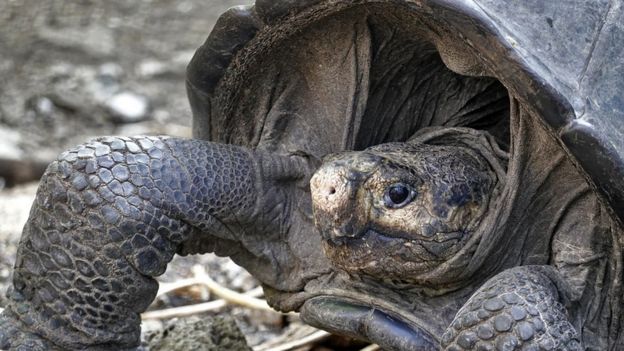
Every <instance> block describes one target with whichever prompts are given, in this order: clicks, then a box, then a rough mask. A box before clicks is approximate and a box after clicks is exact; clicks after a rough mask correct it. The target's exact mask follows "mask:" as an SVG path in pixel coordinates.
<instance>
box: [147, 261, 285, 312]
mask: <svg viewBox="0 0 624 351" xmlns="http://www.w3.org/2000/svg"><path fill="white" fill-rule="evenodd" d="M191 271H192V272H193V275H194V276H193V277H192V278H188V279H183V280H179V281H177V282H174V283H164V284H162V283H161V285H160V287H159V289H158V293H157V295H156V296H162V295H165V294H168V293H170V292H172V291H175V290H178V289H182V288H185V287H188V286H192V285H204V286H206V287H207V288H208V289H209V290H210V291H211V292H212V293H213V294H215V295H216V296H218V297H220V298H221V299H220V300H215V301H209V302H204V303H199V304H194V305H189V306H181V307H174V308H167V309H163V310H156V311H149V312H145V313H143V314H142V315H141V319H143V320H146V319H165V318H174V317H184V316H190V315H194V314H198V313H203V312H208V311H214V310H217V309H221V308H224V307H226V306H227V305H228V303H232V304H236V305H241V306H244V307H249V308H253V309H259V310H265V311H271V312H276V311H275V310H274V309H272V308H271V307H269V305H268V304H267V303H266V301H265V300H261V299H257V298H256V297H259V296H262V288H260V287H258V288H255V289H253V290H251V291H248V292H246V293H244V294H241V293H239V292H236V291H234V290H231V289H228V288H226V287H224V286H222V285H220V284H219V283H217V282H216V281H214V280H213V279H212V278H210V276H209V275H208V274H207V273H206V270H205V269H204V267H202V266H200V265H195V266H193V268H192V270H191ZM276 313H277V312H276Z"/></svg>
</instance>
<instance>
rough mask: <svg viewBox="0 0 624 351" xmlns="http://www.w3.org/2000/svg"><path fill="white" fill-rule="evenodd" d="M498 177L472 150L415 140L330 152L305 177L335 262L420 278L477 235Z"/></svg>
mask: <svg viewBox="0 0 624 351" xmlns="http://www.w3.org/2000/svg"><path fill="white" fill-rule="evenodd" d="M495 184H496V174H495V172H494V171H493V170H492V168H491V167H490V165H489V164H488V162H487V161H486V160H485V159H484V158H483V157H482V156H480V155H479V154H478V153H477V152H475V151H474V150H471V149H469V148H466V147H463V146H445V145H427V144H420V143H389V144H382V145H378V146H374V147H371V148H368V149H366V150H364V151H361V152H345V153H340V154H336V155H333V156H331V157H329V158H328V159H327V160H326V162H325V163H324V165H323V166H322V167H321V168H320V169H319V170H318V171H317V172H316V174H315V175H314V177H313V178H312V180H311V183H310V185H311V189H312V201H313V205H314V217H315V221H316V225H317V227H318V228H319V230H320V232H321V234H322V236H323V238H324V239H325V240H324V249H325V253H326V255H327V256H328V258H329V259H330V261H331V262H332V263H333V264H334V265H335V266H336V267H338V268H340V269H343V270H345V271H347V272H350V273H356V274H358V273H361V274H365V275H368V276H371V277H374V278H378V279H380V280H384V281H387V280H389V281H390V282H392V281H401V282H412V283H420V284H423V283H424V284H426V283H427V278H426V277H427V273H430V272H431V271H432V270H434V269H435V268H437V267H439V266H440V265H444V263H445V262H448V261H449V259H451V258H453V257H455V256H456V255H457V254H458V253H459V252H460V251H461V250H462V248H463V247H464V246H465V245H466V243H467V242H468V241H469V239H471V238H472V237H473V236H475V234H476V233H477V231H478V229H479V227H480V223H481V220H482V219H483V217H484V216H485V214H486V213H487V210H488V207H489V203H490V199H491V194H492V192H493V189H494V187H495ZM460 259H464V258H460ZM465 259H467V258H465ZM462 265H463V266H465V265H464V264H461V263H460V266H462Z"/></svg>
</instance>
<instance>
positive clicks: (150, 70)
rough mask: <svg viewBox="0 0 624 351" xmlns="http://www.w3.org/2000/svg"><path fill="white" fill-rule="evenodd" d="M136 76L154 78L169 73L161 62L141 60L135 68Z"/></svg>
mask: <svg viewBox="0 0 624 351" xmlns="http://www.w3.org/2000/svg"><path fill="white" fill-rule="evenodd" d="M136 71H137V74H138V75H140V76H142V77H148V78H149V77H155V76H159V75H163V74H165V73H167V72H168V71H169V68H168V67H167V65H166V64H165V63H163V62H160V61H156V60H152V59H148V60H143V61H141V63H139V65H138V66H137V68H136Z"/></svg>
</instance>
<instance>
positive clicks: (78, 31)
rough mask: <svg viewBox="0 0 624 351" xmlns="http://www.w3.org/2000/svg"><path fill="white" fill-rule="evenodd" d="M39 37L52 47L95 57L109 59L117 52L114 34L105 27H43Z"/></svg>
mask: <svg viewBox="0 0 624 351" xmlns="http://www.w3.org/2000/svg"><path fill="white" fill-rule="evenodd" d="M37 35H38V37H39V38H41V39H42V40H43V41H45V42H48V43H50V44H52V45H55V46H58V47H60V48H67V49H75V50H79V51H82V52H84V53H86V54H88V55H90V56H93V57H108V56H111V55H112V54H113V53H114V51H115V37H114V35H113V32H112V31H111V30H110V29H109V28H106V27H103V26H96V25H91V26H89V27H87V28H61V29H56V28H51V27H42V28H40V29H39V31H38V33H37Z"/></svg>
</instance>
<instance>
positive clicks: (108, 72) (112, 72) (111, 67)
mask: <svg viewBox="0 0 624 351" xmlns="http://www.w3.org/2000/svg"><path fill="white" fill-rule="evenodd" d="M123 73H124V70H123V68H122V67H121V66H120V65H118V64H116V63H114V62H108V63H105V64H103V65H101V66H100V67H99V68H98V75H99V76H100V77H110V78H112V79H115V80H118V79H120V78H121V77H122V76H123Z"/></svg>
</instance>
